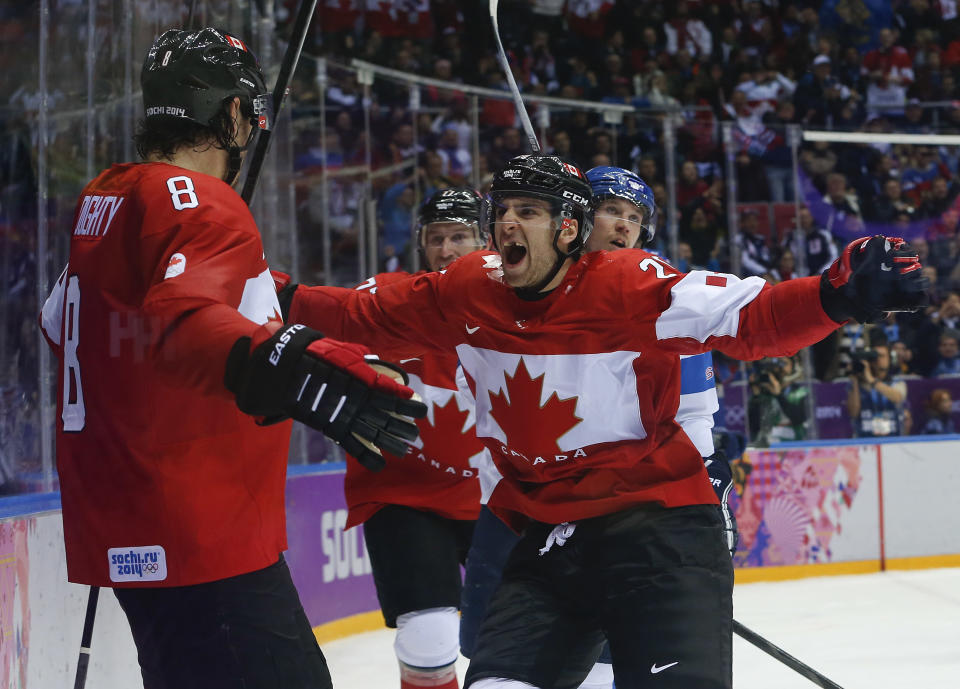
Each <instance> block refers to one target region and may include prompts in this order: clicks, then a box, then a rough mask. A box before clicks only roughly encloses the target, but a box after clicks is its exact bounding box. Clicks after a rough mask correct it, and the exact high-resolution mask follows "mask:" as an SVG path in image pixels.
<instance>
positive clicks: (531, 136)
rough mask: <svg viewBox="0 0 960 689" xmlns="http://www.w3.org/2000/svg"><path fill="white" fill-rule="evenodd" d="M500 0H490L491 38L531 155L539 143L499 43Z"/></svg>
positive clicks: (504, 52)
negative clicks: (495, 46)
mask: <svg viewBox="0 0 960 689" xmlns="http://www.w3.org/2000/svg"><path fill="white" fill-rule="evenodd" d="M499 4H500V0H490V21H491V22H493V37H494V38H495V39H497V59H498V60H499V61H500V68H501V69H503V73H504V75H505V76H506V77H507V83H508V84H509V85H510V92H511V93H512V94H513V103H514V105H515V106H516V108H517V115H519V117H520V122H521V124H523V131H524V132H525V133H526V135H527V139H528V140H529V141H530V150H531V151H532V152H533V153H539V152H540V142H539V141H537V134H536V132H534V131H533V124H532V123H531V122H530V116H529V115H528V114H527V108H526V106H525V105H524V104H523V97H522V96H521V95H520V88H519V87H518V86H517V80H516V79H514V78H513V70H512V69H511V68H510V61H509V60H508V59H507V51H505V50H504V49H503V43H501V41H500V27H499V25H498V23H497V6H498V5H499Z"/></svg>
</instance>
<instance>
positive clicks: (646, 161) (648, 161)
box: [637, 156, 663, 187]
mask: <svg viewBox="0 0 960 689" xmlns="http://www.w3.org/2000/svg"><path fill="white" fill-rule="evenodd" d="M637 174H638V175H640V178H641V179H643V180H644V181H646V183H647V184H649V185H650V186H651V187H652V186H653V185H654V184H657V183H658V182H663V178H662V177H660V170H659V169H658V167H657V160H656V158H653V157H651V156H644V157H642V158H641V159H640V163H639V164H638V165H637Z"/></svg>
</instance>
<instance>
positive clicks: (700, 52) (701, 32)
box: [663, 0, 713, 58]
mask: <svg viewBox="0 0 960 689" xmlns="http://www.w3.org/2000/svg"><path fill="white" fill-rule="evenodd" d="M663 33H664V34H665V35H666V37H667V53H668V54H669V55H676V54H677V53H678V52H680V51H684V52H686V53H687V54H688V55H690V56H691V57H696V58H709V57H710V54H711V53H712V52H713V35H712V34H711V33H710V30H709V29H708V28H707V26H706V24H704V23H703V22H702V21H701V20H699V19H697V18H696V17H693V16H691V14H690V7H689V4H688V3H687V2H686V0H680V2H678V3H676V5H675V9H674V13H673V16H672V18H671V19H670V20H669V21H667V22H666V23H664V25H663Z"/></svg>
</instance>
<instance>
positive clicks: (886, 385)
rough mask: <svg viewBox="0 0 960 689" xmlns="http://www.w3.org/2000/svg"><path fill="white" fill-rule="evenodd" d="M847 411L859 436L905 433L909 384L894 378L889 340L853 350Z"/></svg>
mask: <svg viewBox="0 0 960 689" xmlns="http://www.w3.org/2000/svg"><path fill="white" fill-rule="evenodd" d="M852 356H853V365H852V367H851V371H850V387H849V388H848V392H847V411H848V412H849V414H850V419H851V421H852V423H853V432H854V435H855V436H856V437H858V438H873V437H882V436H890V435H901V434H902V432H903V421H904V420H903V416H902V410H903V403H904V401H905V400H906V398H907V386H906V383H904V382H903V381H894V380H893V372H892V371H891V368H890V348H889V346H888V345H887V344H878V345H874V346H873V347H872V348H870V349H861V350H857V351H855V352H853V355H852Z"/></svg>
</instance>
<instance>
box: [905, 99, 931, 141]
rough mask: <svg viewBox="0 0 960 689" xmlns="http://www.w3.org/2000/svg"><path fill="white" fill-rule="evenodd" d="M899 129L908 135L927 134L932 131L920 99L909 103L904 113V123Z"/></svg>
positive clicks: (910, 100) (911, 100)
mask: <svg viewBox="0 0 960 689" xmlns="http://www.w3.org/2000/svg"><path fill="white" fill-rule="evenodd" d="M898 128H900V129H902V130H903V131H904V132H906V133H908V134H926V133H929V132H930V131H931V128H930V125H929V123H928V122H927V121H926V118H925V117H924V111H923V107H922V106H921V105H920V100H919V99H918V98H911V99H909V100H908V101H907V107H906V109H905V110H904V113H903V122H901V123H900V125H899V127H898Z"/></svg>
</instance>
